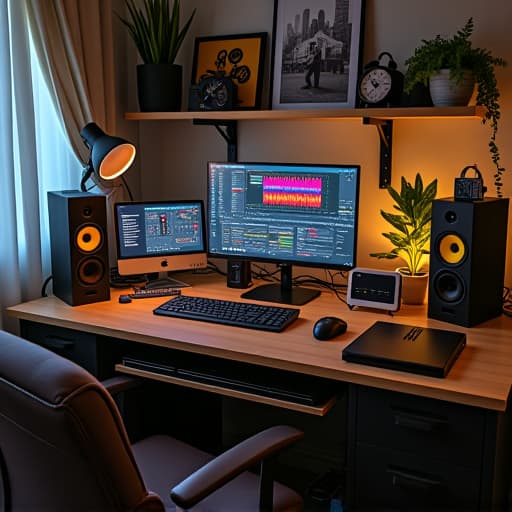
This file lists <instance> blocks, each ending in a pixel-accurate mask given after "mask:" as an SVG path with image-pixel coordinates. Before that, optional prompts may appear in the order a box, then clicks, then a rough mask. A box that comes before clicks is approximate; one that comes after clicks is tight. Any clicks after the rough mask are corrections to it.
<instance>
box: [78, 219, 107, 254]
mask: <svg viewBox="0 0 512 512" xmlns="http://www.w3.org/2000/svg"><path fill="white" fill-rule="evenodd" d="M101 241H102V236H101V231H100V229H99V228H97V227H96V226H92V225H88V226H83V227H82V228H80V229H79V230H78V232H77V234H76V245H77V247H78V248H79V249H80V250H81V251H83V252H92V251H96V250H97V249H98V247H99V246H100V245H101Z"/></svg>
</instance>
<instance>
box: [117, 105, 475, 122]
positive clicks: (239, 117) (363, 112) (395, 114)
mask: <svg viewBox="0 0 512 512" xmlns="http://www.w3.org/2000/svg"><path fill="white" fill-rule="evenodd" d="M484 115H485V108H484V107H481V106H471V107H399V108H348V109H324V110H320V109H318V110H317V109H315V110H313V109H308V110H306V109H305V110H230V111H215V112H127V113H126V114H125V119H128V120H131V121H165V120H167V121H179V120H187V119H191V120H193V119H205V120H210V121H214V120H219V121H220V120H222V121H245V120H247V121H251V120H252V121H258V120H259V121H287V120H292V121H299V120H301V119H304V120H307V119H340V120H341V119H362V118H366V117H368V118H372V119H383V120H398V119H439V118H450V119H453V118H465V119H466V118H469V119H471V118H473V119H475V118H479V119H481V118H483V116H484Z"/></svg>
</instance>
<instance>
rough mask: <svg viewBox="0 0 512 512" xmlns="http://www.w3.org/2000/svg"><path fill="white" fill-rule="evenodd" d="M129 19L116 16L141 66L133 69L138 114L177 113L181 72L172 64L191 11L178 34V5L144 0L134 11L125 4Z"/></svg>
mask: <svg viewBox="0 0 512 512" xmlns="http://www.w3.org/2000/svg"><path fill="white" fill-rule="evenodd" d="M125 3H126V7H127V8H128V12H129V14H130V19H129V20H126V19H124V18H122V17H121V16H119V18H120V19H121V21H122V22H123V23H124V24H125V25H126V26H127V27H128V30H129V32H130V36H131V37H132V39H133V41H134V43H135V46H136V47H137V50H138V52H139V54H140V57H141V58H142V60H143V62H144V64H139V65H138V66H137V91H138V98H139V106H140V109H141V110H142V111H150V112H159V111H160V112H166V111H177V110H181V96H182V81H183V70H182V67H181V66H180V65H178V64H175V63H174V61H175V59H176V55H177V54H178V51H179V49H180V47H181V44H182V43H183V40H184V38H185V36H186V34H187V32H188V29H189V28H190V24H191V23H192V19H193V18H194V15H195V12H196V11H195V9H194V11H193V12H192V14H191V16H190V18H189V19H188V20H187V22H186V23H185V25H184V26H183V28H182V29H181V30H180V2H179V0H174V4H173V7H172V10H171V11H170V10H169V0H144V7H143V9H142V8H138V7H137V6H136V5H135V0H125Z"/></svg>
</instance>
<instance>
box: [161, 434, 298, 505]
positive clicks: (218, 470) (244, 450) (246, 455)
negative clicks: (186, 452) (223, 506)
mask: <svg viewBox="0 0 512 512" xmlns="http://www.w3.org/2000/svg"><path fill="white" fill-rule="evenodd" d="M303 437H304V433H303V432H301V431H300V430H297V429H296V428H293V427H288V426H285V425H279V426H276V427H271V428H268V429H267V430H264V431H263V432H259V433H258V434H255V435H254V436H252V437H250V438H249V439H246V440H245V441H242V442H241V443H239V444H237V445H236V446H234V447H233V448H230V449H229V450H227V451H225V452H224V453H222V454H221V455H219V456H218V457H216V458H215V459H213V460H211V461H210V462H209V463H208V464H206V465H204V466H203V467H202V468H200V469H198V470H197V471H195V472H194V473H192V474H191V475H190V476H188V477H187V478H185V480H183V481H182V482H180V483H179V484H178V485H176V486H175V487H174V488H173V489H171V498H172V500H173V501H174V503H175V504H176V505H178V506H179V507H182V508H184V509H188V508H190V507H193V506H194V505H195V504H197V503H199V502H200V501H201V500H202V499H204V498H206V497H207V496H209V495H210V494H211V493H212V492H214V491H215V490H217V489H219V488H220V487H222V486H223V485H225V484H227V483H228V482H229V481H231V480H233V478H235V477H237V476H238V475H240V474H241V473H242V472H244V471H246V470H247V469H249V468H251V467H252V466H254V465H255V464H256V463H257V462H260V461H262V460H264V459H267V458H268V457H270V456H272V455H274V454H276V453H277V452H278V451H280V450H282V449H283V448H285V447H286V446H288V445H290V444H291V443H294V442H295V441H298V440H299V439H302V438H303Z"/></svg>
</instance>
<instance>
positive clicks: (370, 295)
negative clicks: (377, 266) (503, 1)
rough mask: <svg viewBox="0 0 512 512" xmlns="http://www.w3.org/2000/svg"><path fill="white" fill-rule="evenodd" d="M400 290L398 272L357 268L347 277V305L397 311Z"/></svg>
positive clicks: (400, 280) (400, 281)
mask: <svg viewBox="0 0 512 512" xmlns="http://www.w3.org/2000/svg"><path fill="white" fill-rule="evenodd" d="M401 290H402V276H401V275H400V273H399V272H393V271H385V270H374V269H370V268H361V267H357V268H354V269H353V270H351V271H350V272H349V275H348V286H347V305H348V306H349V307H350V308H351V309H352V308H353V307H354V306H363V307H368V308H375V309H384V310H385V311H389V312H393V311H398V310H399V309H400V298H401Z"/></svg>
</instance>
